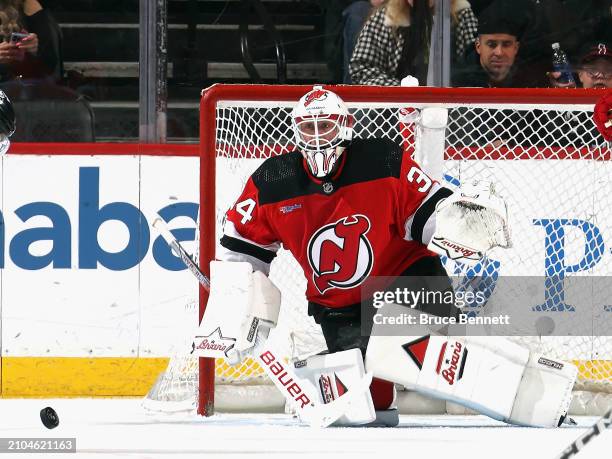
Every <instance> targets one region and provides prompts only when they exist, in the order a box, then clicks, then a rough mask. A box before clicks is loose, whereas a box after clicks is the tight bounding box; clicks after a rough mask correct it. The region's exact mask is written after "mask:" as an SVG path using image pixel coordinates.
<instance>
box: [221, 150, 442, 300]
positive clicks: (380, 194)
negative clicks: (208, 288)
mask: <svg viewBox="0 0 612 459" xmlns="http://www.w3.org/2000/svg"><path fill="white" fill-rule="evenodd" d="M448 194H450V192H449V190H447V189H445V188H442V187H440V185H439V184H438V183H436V182H435V181H433V180H432V179H430V178H429V177H428V176H427V175H426V174H425V173H424V172H423V171H421V169H420V168H419V167H418V165H417V164H416V163H415V162H414V161H412V159H410V157H409V156H408V155H407V154H404V152H403V151H402V149H401V147H400V146H399V145H397V144H396V143H394V142H392V141H390V140H386V139H368V140H355V141H353V142H352V143H351V144H350V146H349V147H348V148H347V149H346V150H345V152H344V153H343V155H342V157H341V161H340V165H339V168H338V170H337V171H336V173H335V174H334V176H332V177H330V178H328V179H324V180H320V179H317V178H315V177H313V176H312V175H311V174H310V173H309V171H308V169H307V166H306V164H305V162H304V159H303V158H302V155H301V154H300V153H299V152H291V153H287V154H284V155H280V156H275V157H272V158H269V159H267V160H266V161H265V162H264V163H263V164H262V165H261V166H260V167H259V168H258V169H257V170H256V171H255V172H254V173H253V175H252V176H251V177H250V178H249V180H248V181H247V183H246V185H245V188H244V190H243V192H242V194H241V195H240V197H239V198H238V199H237V200H236V202H235V204H234V206H233V207H232V208H231V209H230V210H229V211H228V212H227V222H226V225H225V228H224V236H223V238H222V240H221V244H222V245H223V246H224V247H225V248H226V249H228V250H230V251H231V252H237V253H239V254H246V255H249V256H251V257H255V258H258V259H259V260H261V261H262V262H264V263H270V262H271V261H272V260H273V258H274V256H275V254H276V251H277V250H278V248H279V247H280V246H281V244H282V246H283V247H284V248H285V249H287V250H289V251H290V252H291V253H292V255H293V256H294V257H295V259H296V260H297V261H298V263H299V264H300V266H301V267H302V269H303V271H304V274H305V276H306V279H307V280H308V285H307V290H306V296H307V299H308V300H309V301H311V302H314V303H318V304H321V305H323V306H327V307H343V306H347V305H350V304H355V303H359V302H360V301H361V297H360V295H361V293H360V288H359V287H360V286H361V285H362V283H363V282H364V280H365V279H366V278H367V277H368V276H397V275H400V274H401V273H402V272H403V271H404V270H406V268H408V267H409V266H410V265H411V264H413V263H414V262H415V261H416V260H418V259H420V258H422V257H424V256H433V255H434V254H433V252H430V251H429V250H427V248H426V247H425V246H424V245H423V244H422V243H421V240H420V238H421V236H422V232H423V226H424V225H425V222H426V221H427V219H428V218H429V216H430V215H431V213H433V211H434V208H435V203H436V202H437V201H438V200H439V199H441V197H446V196H448Z"/></svg>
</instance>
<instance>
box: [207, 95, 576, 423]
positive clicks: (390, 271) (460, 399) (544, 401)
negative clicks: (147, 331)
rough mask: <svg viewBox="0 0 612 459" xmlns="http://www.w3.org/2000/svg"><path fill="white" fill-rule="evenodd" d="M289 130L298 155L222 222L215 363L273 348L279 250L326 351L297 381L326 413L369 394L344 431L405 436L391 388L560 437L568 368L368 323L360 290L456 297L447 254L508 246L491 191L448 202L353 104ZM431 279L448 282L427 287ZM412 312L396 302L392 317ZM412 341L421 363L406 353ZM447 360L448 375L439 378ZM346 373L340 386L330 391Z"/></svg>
mask: <svg viewBox="0 0 612 459" xmlns="http://www.w3.org/2000/svg"><path fill="white" fill-rule="evenodd" d="M292 122H293V130H294V135H295V142H296V150H295V151H294V152H291V153H288V154H284V155H280V156H275V157H272V158H269V159H268V160H266V161H265V162H264V163H263V164H262V165H261V166H260V167H259V168H258V169H257V170H256V171H255V172H254V173H253V174H252V176H251V177H250V178H249V179H248V181H247V183H246V185H245V187H244V190H243V191H242V194H241V195H240V197H239V198H238V199H237V200H236V201H235V204H234V206H233V207H232V208H231V209H229V211H228V212H227V215H226V222H225V226H224V234H223V237H222V239H221V246H222V248H223V250H222V251H221V253H217V258H218V260H217V261H214V262H212V264H211V295H210V298H209V302H208V305H207V309H206V313H205V315H204V318H203V320H202V323H201V326H200V330H201V334H203V335H205V336H210V335H211V334H212V333H214V332H216V333H219V337H220V340H221V341H220V342H222V337H223V336H229V337H233V338H234V341H233V344H232V345H228V346H221V347H220V348H219V349H216V351H218V352H222V354H223V355H224V356H225V358H226V359H227V360H228V361H229V362H230V363H232V364H235V363H237V362H240V361H241V360H243V359H244V358H245V357H247V356H250V355H255V354H257V353H258V352H259V350H260V349H261V346H262V343H265V341H266V339H267V337H268V333H269V331H270V329H271V328H273V327H274V326H275V325H276V323H277V318H278V313H279V307H280V292H279V291H278V289H277V288H276V286H275V285H274V284H273V283H272V281H271V280H270V279H269V278H268V274H269V270H270V264H271V263H273V260H274V258H275V256H276V252H277V251H278V249H279V248H280V247H281V245H282V246H283V247H284V248H285V249H287V250H289V251H290V252H291V254H292V255H293V257H295V259H296V260H297V261H298V263H299V264H300V266H301V268H302V269H303V271H304V274H305V277H306V279H307V281H308V284H307V289H306V297H307V300H308V314H309V315H310V316H312V318H313V319H314V321H315V322H316V323H317V324H318V325H319V326H320V327H321V330H322V332H323V335H324V337H325V341H326V344H327V348H328V353H325V354H321V355H315V356H312V357H310V358H308V359H306V360H305V361H302V362H297V363H296V364H295V368H296V374H297V375H298V376H299V378H300V379H301V380H302V381H303V382H304V383H308V384H310V386H309V387H315V388H317V389H318V392H317V394H318V395H317V396H318V398H319V400H318V401H317V402H318V403H319V404H326V403H328V402H330V401H332V400H336V399H338V400H340V399H342V397H346V396H347V394H351V393H359V394H358V395H359V396H358V397H354V399H353V400H354V403H347V404H345V406H344V411H343V412H341V413H338V416H337V420H336V422H335V425H385V426H394V425H397V423H398V413H397V409H396V407H395V405H394V398H395V384H399V385H403V386H405V387H406V388H409V389H411V390H415V391H419V392H422V393H424V394H427V395H429V396H431V397H435V398H439V399H444V400H450V401H453V402H456V403H458V404H461V405H463V406H465V407H468V408H471V409H473V410H476V411H478V412H480V413H483V414H486V415H488V416H491V417H493V418H495V419H499V420H502V421H505V422H507V423H511V424H517V425H524V426H541V427H556V426H558V425H560V424H561V423H562V422H563V420H564V418H565V416H566V412H567V410H568V407H569V404H570V401H571V400H570V399H571V391H572V387H573V385H574V382H575V380H576V376H577V369H576V368H575V367H574V366H573V365H572V364H571V363H566V362H554V361H553V360H552V359H548V358H546V357H545V356H541V355H538V354H535V353H532V352H530V351H529V350H528V349H526V348H523V347H521V346H519V345H518V344H515V343H513V342H510V341H508V340H506V339H504V338H500V337H460V336H444V335H435V334H431V333H429V332H426V331H424V332H423V334H422V335H419V336H415V333H414V332H412V333H408V332H407V334H406V336H380V335H378V334H376V333H372V332H371V330H372V323H369V322H368V321H370V320H371V318H370V316H366V315H364V314H363V308H362V300H363V298H362V290H361V286H362V285H363V283H364V282H365V281H366V280H367V279H368V278H370V277H373V276H388V277H394V278H398V279H408V280H409V283H410V285H411V288H414V289H416V290H418V289H423V288H427V289H431V288H435V289H439V290H440V291H448V290H449V289H452V285H451V282H450V279H449V278H448V276H447V274H446V272H445V269H444V267H443V265H442V262H441V260H440V257H439V255H445V256H447V257H449V258H451V259H454V260H458V261H461V262H465V263H475V262H477V261H478V260H479V259H480V258H481V257H482V256H483V255H484V254H485V252H487V251H488V250H490V249H492V248H494V247H508V246H509V245H510V235H509V231H508V224H507V218H508V217H507V210H506V205H505V202H504V201H503V199H502V198H501V197H499V196H498V195H497V194H496V192H495V189H494V187H493V185H492V184H490V183H485V182H473V183H467V184H463V185H462V186H461V187H460V188H459V189H458V190H456V191H452V190H451V189H449V188H446V187H444V186H442V185H441V184H440V183H438V182H436V181H435V180H433V179H431V178H430V177H429V176H428V175H427V174H426V173H425V172H424V171H423V170H422V169H421V168H420V167H419V165H418V164H416V163H415V162H414V161H413V160H412V159H411V158H410V157H409V155H407V154H405V153H404V151H403V150H402V148H401V146H400V145H398V144H396V143H394V142H392V141H390V140H387V139H382V138H371V139H353V128H352V126H353V119H352V117H351V115H350V114H349V112H348V110H347V108H346V105H345V104H344V102H343V101H342V99H341V98H340V97H339V96H338V95H336V94H335V93H334V92H332V91H329V90H326V89H323V88H322V87H320V86H315V87H314V88H313V89H312V90H311V91H309V92H308V93H307V94H305V95H304V96H303V97H302V98H301V99H300V100H299V102H298V103H297V105H296V106H295V108H294V110H293V112H292ZM430 277H431V278H433V277H436V278H438V279H440V278H441V279H446V280H447V282H446V281H443V282H442V283H438V284H436V285H435V286H433V287H432V286H431V285H425V284H426V283H427V282H426V281H425V280H424V279H427V278H430ZM402 307H404V306H400V305H397V304H393V303H390V304H386V305H385V306H384V307H383V308H382V311H383V312H384V311H393V310H394V309H395V308H402ZM416 309H417V310H420V311H422V312H425V313H428V314H431V315H434V316H440V317H457V316H458V315H459V314H460V310H459V309H458V308H457V307H455V306H454V305H453V304H451V305H447V306H444V305H441V304H438V305H431V304H417V305H416ZM363 330H366V331H368V330H369V332H367V333H364V332H363ZM411 330H413V329H411ZM414 343H418V344H419V346H418V359H415V358H414V355H411V352H409V350H407V345H408V347H409V346H410V345H411V344H414ZM467 350H469V355H468V352H467ZM202 351H206V350H205V349H204V350H202ZM413 354H414V353H413ZM202 355H210V354H206V353H205V352H202ZM441 361H444V362H448V365H447V366H448V368H444V369H442V370H441V369H440V368H439V367H440V362H441ZM551 361H552V362H553V363H554V364H550V362H551ZM459 372H460V373H461V376H460V377H457V375H458V374H459ZM339 374H342V375H343V377H342V378H341V379H342V384H338V381H337V380H335V379H334V376H337V375H339ZM371 376H373V379H371V383H370V379H369V378H370V377H371ZM364 381H366V382H367V384H366V385H364V384H363V382H364Z"/></svg>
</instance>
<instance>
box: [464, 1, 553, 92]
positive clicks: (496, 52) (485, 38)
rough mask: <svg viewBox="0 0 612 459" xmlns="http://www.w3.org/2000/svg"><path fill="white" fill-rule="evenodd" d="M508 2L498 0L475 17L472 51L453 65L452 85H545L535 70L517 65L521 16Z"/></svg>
mask: <svg viewBox="0 0 612 459" xmlns="http://www.w3.org/2000/svg"><path fill="white" fill-rule="evenodd" d="M511 8H512V4H511V3H505V2H497V3H494V4H492V5H491V6H490V7H489V8H487V9H486V10H485V11H483V13H482V14H481V16H480V17H479V18H478V21H479V22H478V37H477V39H476V41H475V43H474V52H471V53H470V55H468V57H467V58H466V62H465V63H464V64H463V65H460V66H456V67H455V68H453V76H452V80H453V85H454V86H468V87H544V86H546V85H547V84H546V81H545V79H544V78H542V77H541V76H540V75H538V74H533V73H530V72H526V71H521V70H520V69H519V65H518V61H517V57H518V53H519V49H520V40H521V36H522V33H523V30H524V25H525V23H524V17H522V15H521V14H520V12H519V13H518V14H514V13H512V12H511V11H510V10H511Z"/></svg>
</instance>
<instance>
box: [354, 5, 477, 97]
mask: <svg viewBox="0 0 612 459" xmlns="http://www.w3.org/2000/svg"><path fill="white" fill-rule="evenodd" d="M433 4H434V1H433V0H389V1H388V2H386V3H385V4H384V5H383V6H381V7H380V8H379V9H377V10H376V11H375V12H374V13H373V14H372V16H371V17H370V18H369V19H368V21H367V22H366V23H365V25H364V27H363V29H362V31H361V33H360V35H359V38H358V40H357V44H356V46H355V50H354V51H353V56H352V58H351V62H350V74H351V79H352V81H353V83H355V84H366V85H382V86H399V85H400V82H401V80H402V79H404V78H405V77H407V76H409V75H411V76H413V77H416V78H417V79H418V81H419V83H420V84H426V83H427V77H428V75H429V76H430V78H431V71H429V65H430V63H431V59H430V46H429V45H430V35H431V29H432V24H433ZM452 19H453V21H452V22H453V35H454V37H455V38H454V47H455V53H454V55H455V59H457V60H461V59H462V58H463V55H464V53H465V50H466V49H468V48H470V46H471V43H473V41H474V39H475V36H476V32H477V29H478V20H477V19H476V16H475V15H474V13H473V12H472V10H471V7H470V4H469V3H468V1H467V0H453V2H452Z"/></svg>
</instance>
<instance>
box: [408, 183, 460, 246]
mask: <svg viewBox="0 0 612 459" xmlns="http://www.w3.org/2000/svg"><path fill="white" fill-rule="evenodd" d="M451 194H453V192H452V191H451V190H449V189H448V188H444V187H443V188H440V189H439V190H438V191H436V192H435V193H434V194H433V196H432V197H431V198H429V199H428V200H427V201H425V202H424V203H423V204H421V207H419V208H418V209H417V211H416V212H415V213H414V218H413V219H412V227H411V228H410V236H411V237H412V239H413V240H414V241H419V242H420V243H421V244H422V243H423V229H424V228H425V224H426V223H427V220H429V217H431V214H433V213H434V212H435V211H436V204H438V202H440V201H442V200H443V199H446V198H448V197H449V196H450V195H451Z"/></svg>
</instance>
